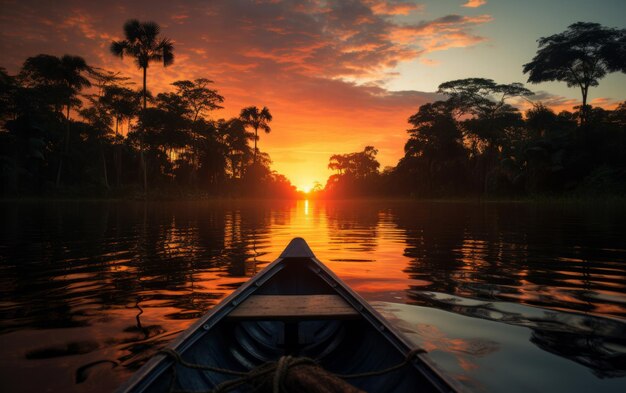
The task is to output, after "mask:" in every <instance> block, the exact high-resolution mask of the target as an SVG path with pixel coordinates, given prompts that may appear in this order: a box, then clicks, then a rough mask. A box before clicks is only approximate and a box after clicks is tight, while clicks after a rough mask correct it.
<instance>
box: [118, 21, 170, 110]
mask: <svg viewBox="0 0 626 393" xmlns="http://www.w3.org/2000/svg"><path fill="white" fill-rule="evenodd" d="M160 33H161V27H160V26H159V25H158V24H157V23H155V22H139V21H138V20H137V19H130V20H129V21H127V22H126V23H125V24H124V36H125V37H126V39H125V40H121V41H113V42H112V43H111V48H110V49H111V53H112V54H113V55H115V56H118V57H120V58H122V59H123V58H124V56H130V57H133V58H134V59H135V64H136V65H137V67H139V68H140V69H141V70H143V108H144V109H146V105H147V104H146V100H147V90H146V77H147V73H148V66H149V65H150V63H153V62H163V66H164V67H167V66H169V65H171V64H172V63H174V44H172V42H171V41H170V40H169V39H168V38H160V37H159V34H160Z"/></svg>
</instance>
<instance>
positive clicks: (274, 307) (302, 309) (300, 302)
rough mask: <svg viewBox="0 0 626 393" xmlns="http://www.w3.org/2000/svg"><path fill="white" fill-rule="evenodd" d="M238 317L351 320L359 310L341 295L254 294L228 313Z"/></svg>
mask: <svg viewBox="0 0 626 393" xmlns="http://www.w3.org/2000/svg"><path fill="white" fill-rule="evenodd" d="M228 317H229V318H237V319H265V320H272V319H281V320H285V319H350V318H357V317H359V313H358V311H356V310H355V309H354V308H353V307H352V306H350V305H349V304H348V302H346V301H345V300H344V299H343V298H342V297H340V296H338V295H278V296H275V295H255V296H250V297H249V298H248V299H246V300H245V301H244V302H243V303H242V304H240V305H239V306H238V307H237V308H235V309H234V310H233V311H231V312H230V314H228Z"/></svg>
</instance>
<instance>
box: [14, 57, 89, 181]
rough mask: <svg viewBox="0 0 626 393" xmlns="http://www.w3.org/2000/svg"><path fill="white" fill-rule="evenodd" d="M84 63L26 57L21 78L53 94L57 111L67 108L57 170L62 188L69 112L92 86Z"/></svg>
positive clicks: (79, 103)
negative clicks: (85, 74)
mask: <svg viewBox="0 0 626 393" xmlns="http://www.w3.org/2000/svg"><path fill="white" fill-rule="evenodd" d="M91 71H92V69H91V67H89V66H88V65H87V63H86V62H85V59H83V58H82V57H80V56H71V55H64V56H63V57H61V58H59V57H56V56H52V55H46V54H41V55H37V56H34V57H29V58H28V59H26V61H25V62H24V66H23V67H22V77H23V78H25V79H26V80H27V81H28V82H29V83H30V84H33V85H38V86H40V87H44V88H45V89H46V90H47V91H48V93H50V92H52V93H51V94H53V96H55V99H56V100H57V102H56V106H57V108H59V109H60V108H62V107H65V108H66V115H65V119H66V128H65V148H64V150H65V153H64V154H62V155H61V159H60V160H59V167H58V170H57V178H56V186H57V187H58V186H59V185H60V184H61V173H62V171H63V158H64V157H63V156H64V155H67V154H68V152H69V140H70V110H71V108H72V107H80V106H81V101H80V100H79V99H78V93H80V91H81V90H82V89H83V88H84V87H90V86H91V82H90V81H89V79H87V78H86V77H85V76H84V75H83V73H84V72H91Z"/></svg>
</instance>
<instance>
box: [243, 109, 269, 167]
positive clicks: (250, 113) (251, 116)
mask: <svg viewBox="0 0 626 393" xmlns="http://www.w3.org/2000/svg"><path fill="white" fill-rule="evenodd" d="M239 118H240V119H241V121H243V123H244V124H245V125H246V126H250V127H252V128H254V159H253V161H252V162H253V163H254V164H256V152H257V148H256V143H257V140H258V139H259V135H258V131H259V128H260V129H261V130H263V131H265V133H266V134H269V133H270V131H272V129H271V128H270V126H269V122H270V121H272V114H271V113H270V110H269V109H267V107H266V106H264V107H263V109H261V110H260V111H259V108H257V107H256V106H249V107H247V108H243V109H242V110H241V113H240V114H239Z"/></svg>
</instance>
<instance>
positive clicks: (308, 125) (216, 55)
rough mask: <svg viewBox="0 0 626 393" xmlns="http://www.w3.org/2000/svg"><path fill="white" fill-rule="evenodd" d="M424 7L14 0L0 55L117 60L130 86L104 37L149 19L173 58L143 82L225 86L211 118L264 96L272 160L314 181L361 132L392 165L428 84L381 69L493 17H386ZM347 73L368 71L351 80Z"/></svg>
mask: <svg viewBox="0 0 626 393" xmlns="http://www.w3.org/2000/svg"><path fill="white" fill-rule="evenodd" d="M6 1H7V2H8V1H9V0H6ZM421 9H422V8H421V6H419V5H417V4H415V3H413V2H409V1H393V2H381V1H377V0H360V1H351V2H347V1H327V2H324V3H321V2H317V1H289V2H277V1H264V2H255V1H246V0H231V1H225V2H211V3H206V2H205V1H200V0H197V1H187V2H184V3H179V2H172V1H164V0H161V1H153V2H151V3H150V7H146V6H145V4H144V3H141V2H127V1H122V0H110V1H108V2H106V4H104V3H101V2H82V1H79V0H68V1H66V2H62V3H54V2H39V1H35V0H30V1H29V0H23V1H20V2H17V1H16V2H13V3H11V4H10V6H6V7H4V8H3V13H2V15H0V23H2V24H3V25H4V26H11V29H8V28H7V29H2V30H0V52H2V53H3V60H2V62H3V64H0V66H4V67H6V68H7V69H8V70H9V71H10V72H17V71H18V70H19V67H20V65H21V64H22V62H23V61H24V60H25V59H26V58H27V57H28V56H33V55H36V54H39V53H49V54H53V55H57V56H60V55H63V54H66V53H68V54H74V55H80V56H83V57H84V58H85V59H86V60H87V62H88V63H89V64H91V65H94V66H98V67H103V68H106V69H110V70H116V71H121V72H123V73H124V74H125V75H127V76H129V77H130V78H131V79H132V81H134V82H136V84H135V86H139V85H140V84H141V72H140V71H139V70H138V69H137V67H136V66H135V65H134V64H133V62H132V61H131V60H130V59H125V60H121V59H119V58H116V57H114V56H112V55H111V54H110V53H109V49H108V48H109V45H110V43H111V41H112V40H117V39H122V38H123V31H122V25H123V24H124V22H125V21H126V20H127V19H129V18H138V19H139V20H142V21H147V20H154V21H156V22H158V23H160V24H161V27H162V34H163V35H164V36H166V37H168V38H170V39H172V40H174V43H175V55H176V58H175V62H174V64H173V65H172V66H170V67H167V68H163V67H162V66H160V65H158V64H153V65H151V66H150V68H149V69H148V88H149V89H150V90H151V91H153V92H161V91H167V90H171V89H172V86H171V83H172V82H174V81H176V80H180V79H194V78H200V77H205V78H209V79H212V80H214V81H215V84H214V88H216V89H218V90H219V92H220V93H221V94H223V95H224V96H225V97H226V102H225V103H224V106H225V109H224V110H221V111H219V112H215V113H213V114H211V117H212V118H217V117H229V116H235V115H237V114H238V112H239V110H240V108H242V107H244V106H248V105H267V106H268V107H269V108H270V109H271V111H272V113H273V115H274V119H275V120H274V122H273V124H272V129H273V131H272V133H271V134H269V135H263V136H262V138H261V140H260V145H259V146H260V148H261V149H262V150H263V151H267V152H269V153H270V155H271V156H272V159H273V161H274V168H275V169H276V170H278V171H279V172H282V173H284V174H286V175H287V176H288V177H289V178H291V179H295V178H296V177H297V176H302V173H303V172H305V171H308V173H309V175H308V176H309V177H310V178H314V179H316V180H319V181H321V182H322V183H323V182H324V181H325V180H326V176H327V175H328V171H327V169H326V165H327V163H328V157H329V156H330V155H331V154H333V153H345V152H350V151H357V150H360V149H362V148H363V146H365V145H366V144H373V145H375V146H376V147H377V148H379V150H380V153H379V158H380V161H381V163H382V164H383V166H385V165H395V164H396V163H397V160H398V158H399V157H401V156H402V154H403V145H404V142H405V141H406V132H405V129H406V126H407V124H406V121H407V118H408V117H409V116H410V115H411V114H412V113H414V112H415V111H416V110H417V108H418V107H419V106H420V105H422V104H423V103H425V102H427V101H430V100H433V99H436V96H435V95H434V94H432V93H423V92H417V91H405V92H391V91H388V90H386V89H385V88H384V87H383V86H384V82H381V80H382V81H384V80H386V79H389V78H393V77H395V76H396V75H395V74H394V73H393V72H392V71H393V69H394V67H395V66H396V65H398V64H399V63H401V62H404V61H408V60H412V59H415V58H419V57H420V56H422V55H423V54H425V53H428V52H432V51H434V50H445V49H446V48H450V47H463V46H471V45H475V44H477V43H479V42H482V41H484V38H483V37H480V36H477V35H475V34H473V33H472V29H473V28H474V27H475V26H477V25H480V24H482V23H486V22H488V21H490V20H491V18H490V17H489V16H487V15H481V16H473V17H469V16H459V15H448V16H444V17H441V18H436V19H432V20H426V21H423V22H421V23H417V24H414V25H404V24H400V23H399V22H398V21H397V20H396V19H395V18H394V15H406V14H409V13H412V12H419V11H420V10H421ZM57 21H58V22H57ZM424 61H425V62H428V60H424ZM354 80H368V81H371V82H372V83H369V84H357V83H353V82H350V81H354ZM294 146H295V147H294ZM294 149H297V155H298V157H299V158H300V159H301V160H303V162H304V164H303V165H302V166H300V167H295V166H293V165H288V159H289V154H291V156H293V154H294V151H295V150H294ZM301 149H302V150H301ZM301 151H302V152H301ZM288 153H289V154H288ZM283 158H284V160H285V161H283Z"/></svg>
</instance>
